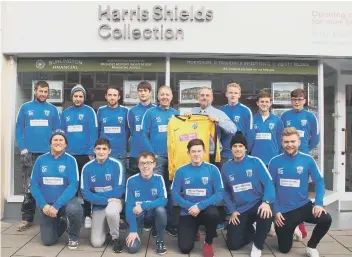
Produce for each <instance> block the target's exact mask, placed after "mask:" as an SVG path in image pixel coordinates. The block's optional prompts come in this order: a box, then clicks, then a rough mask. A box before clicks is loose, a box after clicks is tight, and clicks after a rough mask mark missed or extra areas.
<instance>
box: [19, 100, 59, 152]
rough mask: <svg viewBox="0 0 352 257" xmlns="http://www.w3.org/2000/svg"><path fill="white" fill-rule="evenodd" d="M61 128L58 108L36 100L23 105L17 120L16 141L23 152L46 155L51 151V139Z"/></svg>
mask: <svg viewBox="0 0 352 257" xmlns="http://www.w3.org/2000/svg"><path fill="white" fill-rule="evenodd" d="M58 128H60V118H59V113H58V111H57V109H56V107H55V106H54V105H52V104H50V103H48V102H43V103H41V102H38V101H36V100H33V101H30V102H27V103H24V104H22V106H21V107H20V109H19V111H18V114H17V118H16V141H17V145H18V147H19V148H20V150H21V151H22V150H23V149H27V150H28V151H29V152H31V153H46V152H48V151H50V142H49V139H50V137H51V134H52V132H53V131H55V130H56V129H58Z"/></svg>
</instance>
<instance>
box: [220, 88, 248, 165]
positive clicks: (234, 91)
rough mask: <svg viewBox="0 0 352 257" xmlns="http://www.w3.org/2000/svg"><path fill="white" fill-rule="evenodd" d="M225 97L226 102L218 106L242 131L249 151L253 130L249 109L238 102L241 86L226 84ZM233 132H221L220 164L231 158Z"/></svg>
mask: <svg viewBox="0 0 352 257" xmlns="http://www.w3.org/2000/svg"><path fill="white" fill-rule="evenodd" d="M226 97H227V100H228V104H226V105H224V106H222V107H220V110H222V111H223V112H224V113H226V115H227V116H228V117H229V118H230V120H231V121H232V122H233V123H235V125H236V127H237V130H238V131H242V132H243V134H244V136H245V137H246V138H247V141H248V148H247V151H248V152H249V153H250V152H251V151H252V144H253V139H254V130H253V115H252V111H251V109H249V108H248V107H247V106H245V105H244V104H241V103H240V102H239V99H240V98H241V87H240V85H239V84H237V83H230V84H228V85H227V89H226ZM233 135H234V134H222V135H221V145H222V147H223V148H222V151H221V164H220V168H221V166H222V165H223V164H224V163H225V162H226V161H228V160H229V159H231V158H232V153H231V146H230V143H231V138H232V136H233Z"/></svg>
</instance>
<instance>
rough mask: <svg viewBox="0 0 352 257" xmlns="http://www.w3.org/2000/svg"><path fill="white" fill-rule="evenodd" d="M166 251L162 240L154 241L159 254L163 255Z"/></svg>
mask: <svg viewBox="0 0 352 257" xmlns="http://www.w3.org/2000/svg"><path fill="white" fill-rule="evenodd" d="M166 252H167V249H166V246H165V244H164V241H156V253H157V254H159V255H164V254H165V253H166Z"/></svg>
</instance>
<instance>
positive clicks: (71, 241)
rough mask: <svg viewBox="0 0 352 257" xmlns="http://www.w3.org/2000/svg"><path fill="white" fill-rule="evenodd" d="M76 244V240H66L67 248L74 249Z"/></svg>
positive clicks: (76, 246)
mask: <svg viewBox="0 0 352 257" xmlns="http://www.w3.org/2000/svg"><path fill="white" fill-rule="evenodd" d="M78 245H79V243H78V241H73V240H68V245H67V247H68V249H70V250H75V249H77V248H78Z"/></svg>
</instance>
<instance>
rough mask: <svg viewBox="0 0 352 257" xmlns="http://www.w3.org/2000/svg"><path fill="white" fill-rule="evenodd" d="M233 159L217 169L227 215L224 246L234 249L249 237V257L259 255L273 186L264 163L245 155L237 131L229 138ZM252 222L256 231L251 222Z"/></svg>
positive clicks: (268, 221)
mask: <svg viewBox="0 0 352 257" xmlns="http://www.w3.org/2000/svg"><path fill="white" fill-rule="evenodd" d="M231 151H232V155H233V159H231V160H229V161H228V162H226V163H225V164H224V165H223V167H222V170H221V173H222V178H223V182H224V188H225V196H224V201H225V205H226V207H227V209H228V211H229V212H230V213H232V214H231V217H230V220H229V226H228V228H227V246H228V248H229V249H230V250H238V249H240V248H242V247H243V246H245V245H247V244H248V243H250V242H251V241H252V240H253V246H252V252H251V256H252V257H259V256H261V250H263V248H264V241H265V239H266V237H267V233H268V231H269V229H270V226H271V222H272V211H271V206H270V205H271V204H272V203H273V202H274V200H275V189H274V185H273V182H272V179H271V176H270V174H269V172H268V170H267V168H266V166H265V164H264V163H263V162H262V161H261V160H260V159H259V158H257V157H252V156H249V155H247V154H246V151H247V139H246V138H245V137H244V136H243V134H242V132H240V131H238V132H236V134H235V135H234V136H233V137H232V139H231ZM255 222H256V230H254V227H253V224H254V223H255Z"/></svg>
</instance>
